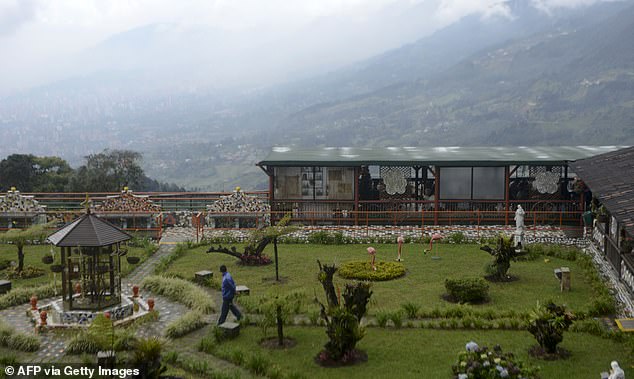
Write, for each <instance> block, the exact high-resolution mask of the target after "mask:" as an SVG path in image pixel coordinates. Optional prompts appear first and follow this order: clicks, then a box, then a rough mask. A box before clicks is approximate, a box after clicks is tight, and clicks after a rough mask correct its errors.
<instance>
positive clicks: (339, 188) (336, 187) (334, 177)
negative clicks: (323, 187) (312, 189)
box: [326, 167, 354, 200]
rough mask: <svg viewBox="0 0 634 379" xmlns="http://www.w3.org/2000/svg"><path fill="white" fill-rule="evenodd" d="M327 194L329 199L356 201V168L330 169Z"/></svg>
mask: <svg viewBox="0 0 634 379" xmlns="http://www.w3.org/2000/svg"><path fill="white" fill-rule="evenodd" d="M327 172H328V175H327V180H328V182H327V191H326V192H327V193H328V199H332V200H353V199H354V168H350V167H328V171H327Z"/></svg>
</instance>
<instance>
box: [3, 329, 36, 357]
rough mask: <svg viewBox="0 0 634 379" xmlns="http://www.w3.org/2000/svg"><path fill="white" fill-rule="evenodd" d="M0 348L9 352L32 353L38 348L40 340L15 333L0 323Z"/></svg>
mask: <svg viewBox="0 0 634 379" xmlns="http://www.w3.org/2000/svg"><path fill="white" fill-rule="evenodd" d="M0 346H4V347H7V348H9V349H11V350H17V351H26V352H32V351H37V350H39V348H40V340H39V339H38V338H37V337H35V336H32V335H29V334H24V333H20V332H17V331H15V330H14V329H13V328H11V327H10V326H8V325H6V324H4V323H0Z"/></svg>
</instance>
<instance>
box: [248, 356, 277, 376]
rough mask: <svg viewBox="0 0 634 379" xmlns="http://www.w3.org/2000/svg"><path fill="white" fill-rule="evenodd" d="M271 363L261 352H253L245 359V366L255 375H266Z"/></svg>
mask: <svg viewBox="0 0 634 379" xmlns="http://www.w3.org/2000/svg"><path fill="white" fill-rule="evenodd" d="M270 364H271V363H270V362H269V360H268V359H266V358H265V357H264V356H263V355H262V354H260V353H255V354H253V355H251V356H250V357H249V359H247V361H246V367H247V369H248V370H249V371H251V372H252V373H254V374H255V375H261V376H264V375H266V371H267V368H268V367H269V365H270Z"/></svg>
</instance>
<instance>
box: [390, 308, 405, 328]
mask: <svg viewBox="0 0 634 379" xmlns="http://www.w3.org/2000/svg"><path fill="white" fill-rule="evenodd" d="M390 320H392V323H393V324H394V327H395V328H400V327H401V326H403V313H401V311H396V312H392V313H390Z"/></svg>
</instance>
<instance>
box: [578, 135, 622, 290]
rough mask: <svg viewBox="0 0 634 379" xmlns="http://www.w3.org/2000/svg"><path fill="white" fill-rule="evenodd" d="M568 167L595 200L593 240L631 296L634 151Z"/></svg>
mask: <svg viewBox="0 0 634 379" xmlns="http://www.w3.org/2000/svg"><path fill="white" fill-rule="evenodd" d="M571 167H572V169H573V170H574V171H575V173H577V175H579V177H580V178H581V180H583V182H584V183H585V185H586V186H588V188H589V189H590V190H591V191H592V193H593V195H594V196H595V198H596V199H597V200H598V203H597V204H595V205H594V207H593V208H594V209H593V213H595V216H596V218H595V220H596V222H594V223H593V228H592V239H593V240H594V241H595V242H596V244H597V245H598V246H599V248H600V250H601V252H602V253H603V254H604V256H605V258H606V259H607V260H608V261H609V262H610V263H611V264H612V266H614V268H615V270H616V272H617V274H618V276H619V279H621V280H622V281H623V282H624V283H625V284H626V285H627V286H628V287H629V289H630V291H632V292H633V293H634V256H633V255H632V239H633V238H634V147H629V148H625V149H621V150H617V151H613V152H610V153H606V154H601V155H598V156H595V157H592V158H587V159H581V160H579V161H576V162H573V163H572V164H571Z"/></svg>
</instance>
